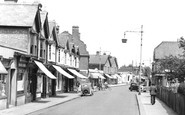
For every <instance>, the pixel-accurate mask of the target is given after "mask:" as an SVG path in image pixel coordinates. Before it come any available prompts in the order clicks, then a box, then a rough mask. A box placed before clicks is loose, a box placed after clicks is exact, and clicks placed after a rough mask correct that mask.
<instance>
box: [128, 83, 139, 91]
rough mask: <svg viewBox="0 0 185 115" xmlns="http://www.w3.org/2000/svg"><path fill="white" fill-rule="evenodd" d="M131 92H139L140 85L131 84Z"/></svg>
mask: <svg viewBox="0 0 185 115" xmlns="http://www.w3.org/2000/svg"><path fill="white" fill-rule="evenodd" d="M129 90H130V91H133V90H135V91H139V86H138V84H137V83H131V84H130V87H129Z"/></svg>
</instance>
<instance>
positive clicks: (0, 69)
mask: <svg viewBox="0 0 185 115" xmlns="http://www.w3.org/2000/svg"><path fill="white" fill-rule="evenodd" d="M0 74H8V72H7V71H6V69H5V67H4V66H3V64H2V62H1V61H0Z"/></svg>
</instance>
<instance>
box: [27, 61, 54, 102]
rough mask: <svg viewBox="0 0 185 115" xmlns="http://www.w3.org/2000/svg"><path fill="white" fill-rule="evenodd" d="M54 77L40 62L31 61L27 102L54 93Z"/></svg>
mask: <svg viewBox="0 0 185 115" xmlns="http://www.w3.org/2000/svg"><path fill="white" fill-rule="evenodd" d="M55 79H56V77H55V76H54V75H53V74H52V73H51V72H50V71H49V70H48V69H47V68H46V67H45V66H44V65H43V64H42V62H40V61H36V60H33V61H32V62H31V63H30V64H29V75H28V89H29V90H28V96H27V99H28V101H29V100H30V101H36V100H38V99H40V98H46V97H49V96H51V95H52V94H53V93H55V91H54V90H55V89H54V88H53V87H56V83H55V82H56V81H55Z"/></svg>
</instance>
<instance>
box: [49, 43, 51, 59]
mask: <svg viewBox="0 0 185 115" xmlns="http://www.w3.org/2000/svg"><path fill="white" fill-rule="evenodd" d="M49 59H51V45H49Z"/></svg>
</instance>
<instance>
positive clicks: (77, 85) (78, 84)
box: [76, 81, 81, 93]
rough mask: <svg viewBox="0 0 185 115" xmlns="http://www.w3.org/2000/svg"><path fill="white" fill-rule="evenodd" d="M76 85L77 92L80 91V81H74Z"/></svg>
mask: <svg viewBox="0 0 185 115" xmlns="http://www.w3.org/2000/svg"><path fill="white" fill-rule="evenodd" d="M76 87H77V93H78V92H80V88H81V86H80V82H79V81H77V82H76Z"/></svg>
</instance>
